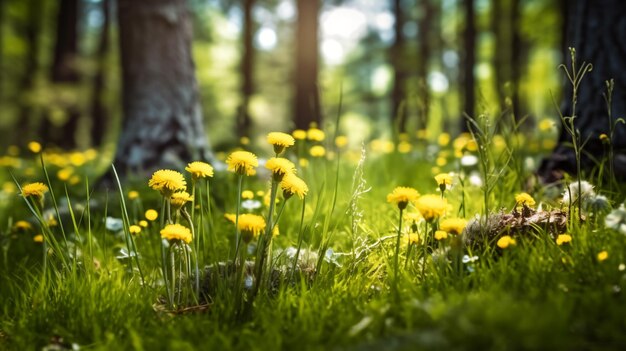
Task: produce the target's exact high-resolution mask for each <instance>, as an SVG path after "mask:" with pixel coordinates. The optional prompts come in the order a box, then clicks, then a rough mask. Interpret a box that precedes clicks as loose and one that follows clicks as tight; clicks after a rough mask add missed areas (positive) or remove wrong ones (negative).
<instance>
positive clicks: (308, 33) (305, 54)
mask: <svg viewBox="0 0 626 351" xmlns="http://www.w3.org/2000/svg"><path fill="white" fill-rule="evenodd" d="M297 8H298V18H297V28H296V70H295V72H294V76H293V79H294V85H295V88H296V92H295V99H294V105H295V106H294V121H295V125H296V128H299V129H307V128H309V126H310V124H311V123H316V124H318V125H319V124H320V123H321V121H322V113H321V106H320V96H319V91H318V84H317V76H318V70H319V67H318V66H319V54H318V15H319V8H320V2H319V0H297Z"/></svg>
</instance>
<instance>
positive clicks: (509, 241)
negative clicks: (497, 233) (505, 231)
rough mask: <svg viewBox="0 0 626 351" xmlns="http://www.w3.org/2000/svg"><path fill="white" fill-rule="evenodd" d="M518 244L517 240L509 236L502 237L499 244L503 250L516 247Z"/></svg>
mask: <svg viewBox="0 0 626 351" xmlns="http://www.w3.org/2000/svg"><path fill="white" fill-rule="evenodd" d="M516 244H517V242H515V239H513V238H511V237H510V236H509V235H505V236H503V237H501V238H500V239H498V242H497V245H498V247H499V248H501V249H506V248H507V247H509V246H514V245H516Z"/></svg>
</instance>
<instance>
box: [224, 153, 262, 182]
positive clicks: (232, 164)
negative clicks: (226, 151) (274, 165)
mask: <svg viewBox="0 0 626 351" xmlns="http://www.w3.org/2000/svg"><path fill="white" fill-rule="evenodd" d="M226 163H227V164H228V170H229V171H230V172H234V173H237V174H239V175H248V176H253V175H255V174H256V170H255V168H257V167H258V166H259V160H258V159H257V157H256V155H255V154H253V153H251V152H248V151H235V152H233V153H231V154H230V155H228V158H227V159H226Z"/></svg>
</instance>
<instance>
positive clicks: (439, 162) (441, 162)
mask: <svg viewBox="0 0 626 351" xmlns="http://www.w3.org/2000/svg"><path fill="white" fill-rule="evenodd" d="M447 163H448V159H447V158H445V157H442V156H439V157H437V159H436V160H435V164H436V165H437V166H439V167H443V166H445V165H446V164H447Z"/></svg>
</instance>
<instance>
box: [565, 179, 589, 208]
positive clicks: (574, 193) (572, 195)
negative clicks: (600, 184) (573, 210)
mask: <svg viewBox="0 0 626 351" xmlns="http://www.w3.org/2000/svg"><path fill="white" fill-rule="evenodd" d="M578 192H579V188H578V181H577V180H575V181H573V182H572V183H571V184H570V185H569V186H568V187H567V188H566V189H565V191H564V192H563V204H564V205H566V206H570V205H571V204H573V203H575V202H576V200H577V199H578ZM595 196H596V192H595V191H594V190H593V185H592V184H590V183H589V182H587V181H584V180H583V181H581V182H580V198H581V200H582V204H583V206H584V205H585V203H586V202H587V201H589V200H590V199H591V198H593V197H595Z"/></svg>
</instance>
